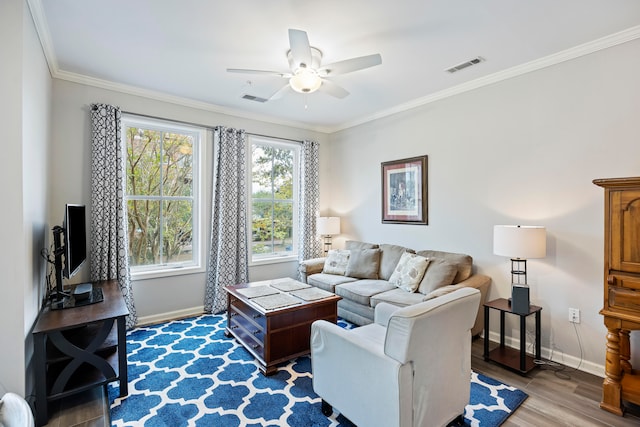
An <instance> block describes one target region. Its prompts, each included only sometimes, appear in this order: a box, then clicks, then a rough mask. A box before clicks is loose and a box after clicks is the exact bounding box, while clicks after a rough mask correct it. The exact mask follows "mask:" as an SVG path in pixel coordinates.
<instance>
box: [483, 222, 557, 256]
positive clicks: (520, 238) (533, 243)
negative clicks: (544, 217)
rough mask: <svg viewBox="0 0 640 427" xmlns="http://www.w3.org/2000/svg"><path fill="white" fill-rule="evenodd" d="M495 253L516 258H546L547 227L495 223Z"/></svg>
mask: <svg viewBox="0 0 640 427" xmlns="http://www.w3.org/2000/svg"><path fill="white" fill-rule="evenodd" d="M493 253H494V254H496V255H501V256H506V257H510V258H515V259H531V258H544V257H545V256H546V254H547V232H546V229H545V228H544V227H542V226H538V225H495V226H494V227H493Z"/></svg>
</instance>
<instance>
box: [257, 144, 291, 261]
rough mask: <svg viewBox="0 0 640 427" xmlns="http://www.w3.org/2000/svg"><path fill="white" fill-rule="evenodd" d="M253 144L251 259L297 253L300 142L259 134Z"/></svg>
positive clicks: (288, 255) (280, 256)
mask: <svg viewBox="0 0 640 427" xmlns="http://www.w3.org/2000/svg"><path fill="white" fill-rule="evenodd" d="M249 144H250V148H251V159H250V162H251V166H250V179H251V186H250V188H251V197H250V198H249V199H250V201H249V212H250V214H251V215H250V218H251V222H250V224H249V226H250V227H251V229H250V230H249V231H250V234H249V235H250V236H251V237H250V240H251V241H250V247H251V252H250V256H251V262H253V263H260V262H268V261H277V260H282V259H283V258H289V257H295V256H296V255H297V242H296V236H297V233H298V231H297V198H296V194H297V189H298V172H297V171H298V161H299V160H298V159H299V155H300V144H297V143H292V142H287V141H283V140H280V139H273V138H266V137H259V136H249Z"/></svg>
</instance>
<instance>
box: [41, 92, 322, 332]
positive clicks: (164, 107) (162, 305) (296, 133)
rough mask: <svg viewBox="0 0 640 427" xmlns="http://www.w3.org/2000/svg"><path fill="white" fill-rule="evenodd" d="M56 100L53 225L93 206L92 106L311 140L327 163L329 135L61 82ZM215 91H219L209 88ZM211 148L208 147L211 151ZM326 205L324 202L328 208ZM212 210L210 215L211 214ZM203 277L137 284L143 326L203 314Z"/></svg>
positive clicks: (275, 269)
mask: <svg viewBox="0 0 640 427" xmlns="http://www.w3.org/2000/svg"><path fill="white" fill-rule="evenodd" d="M53 87H54V90H53V93H54V95H53V98H54V105H55V108H54V110H53V135H54V136H53V139H54V141H53V144H54V147H55V149H54V152H53V153H52V165H53V166H52V167H53V174H52V177H51V185H52V190H51V206H50V208H51V209H50V211H51V212H52V216H51V217H50V222H51V223H52V224H58V223H60V222H61V221H62V215H63V210H64V204H65V203H68V202H74V203H84V204H86V205H87V206H90V204H91V198H90V177H91V169H90V166H91V161H90V159H91V127H90V126H91V123H90V120H89V106H90V104H92V103H97V102H100V103H109V104H113V105H117V106H120V107H121V109H122V110H123V111H128V112H132V113H139V114H145V115H151V116H157V117H162V118H166V119H169V120H179V121H186V122H191V123H197V124H202V125H206V126H210V127H214V126H217V125H224V126H229V127H236V128H242V129H245V130H246V131H247V132H250V133H258V134H264V135H269V136H274V137H281V138H290V139H295V140H302V139H313V140H316V141H318V142H319V143H320V146H321V149H320V150H321V167H322V164H324V163H326V161H327V159H326V155H324V153H323V150H324V148H323V147H324V146H326V140H327V139H328V137H327V135H325V134H320V133H317V132H312V131H308V130H303V129H298V128H294V127H288V126H282V125H275V124H270V123H265V122H260V121H256V120H248V119H244V118H239V117H233V116H229V115H223V114H219V113H214V112H211V111H205V110H200V109H197V108H191V107H185V106H180V105H176V104H171V103H168V102H162V101H158V100H154V99H149V98H143V97H140V96H134V95H128V94H124V93H122V92H118V91H115V90H106V89H100V88H96V87H92V86H86V85H82V84H78V83H71V82H68V81H63V80H54V85H53ZM211 90H215V89H214V88H211ZM209 148H210V147H209ZM212 156H213V150H212V149H208V160H207V165H209V166H210V165H212V162H213V161H212V158H213V157H212ZM211 173H212V170H211V168H210V167H209V168H208V170H207V178H206V180H205V184H206V190H205V192H206V194H207V197H208V200H207V201H206V203H205V206H207V207H209V206H210V205H211V200H210V199H211V191H212V189H211ZM325 203H326V202H325ZM207 210H208V209H207ZM209 224H210V220H209V218H207V219H206V220H205V222H204V230H205V235H203V236H202V238H203V239H204V240H203V241H204V242H206V243H208V241H209V228H210V227H209ZM296 272H297V263H296V262H289V263H280V264H271V265H266V266H260V267H251V268H250V271H249V279H250V280H262V279H266V278H274V277H284V276H289V277H295V275H296ZM88 278H89V266H88V263H86V264H85V266H84V267H83V270H82V271H81V272H80V274H79V275H78V276H77V277H74V278H73V279H72V282H73V283H76V282H79V281H83V280H88ZM205 278H206V276H205V273H202V274H190V275H182V276H172V277H166V278H161V279H148V280H136V281H134V283H133V292H134V298H135V302H136V311H137V314H138V317H139V318H140V319H141V321H143V322H148V321H154V320H160V319H166V318H168V317H172V316H179V315H187V314H191V313H194V312H199V311H201V310H202V306H203V301H204V285H205Z"/></svg>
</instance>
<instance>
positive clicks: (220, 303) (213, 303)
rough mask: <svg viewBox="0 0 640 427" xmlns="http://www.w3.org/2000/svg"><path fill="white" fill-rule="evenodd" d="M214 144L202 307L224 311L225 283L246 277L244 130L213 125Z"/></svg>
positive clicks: (215, 311)
mask: <svg viewBox="0 0 640 427" xmlns="http://www.w3.org/2000/svg"><path fill="white" fill-rule="evenodd" d="M214 144H215V152H216V155H217V162H216V164H215V173H214V186H213V188H214V191H213V204H212V212H211V242H210V249H209V260H208V262H207V283H206V289H205V297H204V309H205V311H206V312H208V313H220V312H222V311H224V310H226V308H227V295H226V292H225V291H224V287H225V286H228V285H235V284H238V283H244V282H247V281H248V280H249V252H248V248H247V245H248V243H247V181H246V179H247V147H246V136H245V132H244V130H237V129H231V128H226V127H223V126H219V127H216V128H215V130H214Z"/></svg>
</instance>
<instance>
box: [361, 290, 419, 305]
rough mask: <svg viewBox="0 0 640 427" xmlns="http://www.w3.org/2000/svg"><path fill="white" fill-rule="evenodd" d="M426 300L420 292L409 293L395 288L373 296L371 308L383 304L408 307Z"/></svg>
mask: <svg viewBox="0 0 640 427" xmlns="http://www.w3.org/2000/svg"><path fill="white" fill-rule="evenodd" d="M424 299H425V296H424V295H422V294H421V293H419V292H407V291H404V290H402V289H400V288H395V289H392V290H390V291H386V292H381V293H379V294H376V295H374V296H372V297H371V306H372V307H375V306H376V305H378V304H379V303H381V302H388V303H389V304H393V305H397V306H400V307H406V306H408V305H413V304H418V303H420V302H422V301H424Z"/></svg>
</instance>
